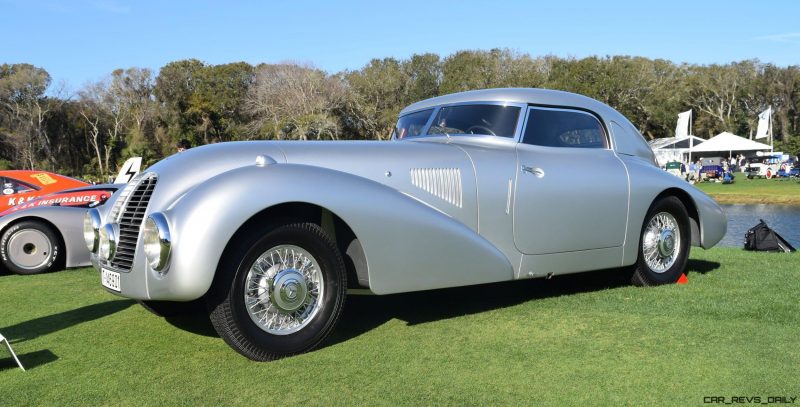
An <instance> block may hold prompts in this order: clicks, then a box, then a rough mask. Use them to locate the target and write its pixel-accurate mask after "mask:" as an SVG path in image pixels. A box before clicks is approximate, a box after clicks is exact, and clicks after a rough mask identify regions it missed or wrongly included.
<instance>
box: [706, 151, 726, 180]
mask: <svg viewBox="0 0 800 407" xmlns="http://www.w3.org/2000/svg"><path fill="white" fill-rule="evenodd" d="M724 173H725V169H724V168H722V157H708V158H703V159H702V167H700V177H701V178H702V179H704V180H715V181H716V180H719V179H722V175H723V174H724Z"/></svg>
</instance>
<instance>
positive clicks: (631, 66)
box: [0, 49, 800, 179]
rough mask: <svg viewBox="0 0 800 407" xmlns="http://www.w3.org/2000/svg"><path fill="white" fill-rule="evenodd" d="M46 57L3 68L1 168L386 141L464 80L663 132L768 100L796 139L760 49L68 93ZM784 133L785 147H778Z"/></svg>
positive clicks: (182, 76) (102, 173)
mask: <svg viewBox="0 0 800 407" xmlns="http://www.w3.org/2000/svg"><path fill="white" fill-rule="evenodd" d="M51 81H52V79H51V77H50V75H49V74H48V73H47V71H46V70H45V69H43V68H40V67H36V66H33V65H30V64H24V63H21V64H3V65H0V168H16V169H32V168H35V169H44V170H50V171H56V172H62V173H65V174H71V175H74V176H80V177H84V178H95V179H105V178H106V177H107V176H108V175H109V174H113V173H114V172H115V169H116V167H117V165H118V164H119V163H121V162H122V160H124V159H126V158H128V157H131V156H142V157H144V161H145V164H151V163H153V162H155V161H157V160H159V159H161V158H163V157H165V156H167V155H170V154H172V153H173V152H174V151H175V145H176V143H177V142H178V141H179V140H184V139H185V140H189V142H190V143H191V144H192V145H202V144H209V143H216V142H222V141H231V140H250V139H293V140H340V139H348V140H353V139H357V140H363V139H369V140H383V139H387V138H388V137H389V136H390V134H391V130H392V128H393V126H394V122H395V121H396V119H397V114H398V112H399V111H400V110H401V109H402V108H403V107H405V106H406V105H408V104H410V103H413V102H415V101H419V100H422V99H426V98H429V97H433V96H437V95H442V94H447V93H452V92H459V91H465V90H471V89H483V88H493V87H535V88H549V89H559V90H565V91H570V92H576V93H580V94H583V95H586V96H590V97H593V98H595V99H598V100H600V101H602V102H604V103H607V104H609V105H610V106H612V107H614V108H616V109H617V110H619V111H620V112H621V113H622V114H624V115H625V116H626V117H628V118H629V119H630V120H631V122H633V123H634V124H635V125H636V126H637V127H638V128H639V130H640V131H641V132H642V134H643V135H645V137H646V138H648V139H652V138H657V137H667V136H672V135H673V134H674V129H675V122H676V119H677V114H678V113H679V112H681V111H685V110H688V109H693V110H694V122H693V123H694V124H693V130H694V134H695V135H698V136H700V137H703V138H709V137H711V136H713V135H716V134H718V133H719V132H722V131H730V132H732V133H734V134H738V135H741V136H745V137H747V136H749V135H751V134H752V133H753V132H754V131H755V127H756V122H757V114H758V113H759V112H761V111H763V110H765V109H766V108H767V107H769V106H772V108H773V110H774V116H773V117H774V126H773V127H774V134H775V135H776V140H777V142H778V148H784V149H786V150H787V152H791V153H795V154H796V153H797V152H798V151H797V150H800V128H799V126H800V66H796V65H794V66H788V67H779V66H775V65H772V64H765V63H761V62H759V61H757V60H747V61H740V62H732V63H728V64H713V65H693V64H677V63H673V62H671V61H667V60H663V59H648V58H642V57H631V56H607V57H596V56H595V57H588V58H582V59H576V58H560V57H555V56H541V57H533V56H531V55H528V54H524V53H517V52H513V51H510V50H507V49H493V50H489V51H483V50H468V51H459V52H456V53H454V54H451V55H448V56H446V57H441V56H439V55H436V54H431V53H426V54H417V55H413V56H411V57H410V58H407V59H396V58H383V59H373V60H372V61H370V62H369V63H368V64H366V65H365V66H363V67H362V68H361V69H358V70H347V71H343V72H338V73H328V72H325V71H323V70H321V69H318V68H315V67H314V66H311V65H306V64H298V63H280V64H259V65H255V66H254V65H251V64H248V63H244V62H235V63H230V64H222V65H210V64H206V63H203V62H201V61H198V60H195V59H189V60H180V61H175V62H170V63H168V64H167V65H165V66H164V67H162V68H161V69H160V70H159V71H158V72H157V73H156V72H153V71H151V70H150V69H147V68H137V67H132V68H126V69H118V70H115V71H114V72H111V74H110V75H109V76H108V77H107V78H104V79H102V80H99V81H96V82H93V83H88V84H86V85H85V86H83V87H82V88H80V89H79V90H77V91H76V92H72V93H69V92H66V91H65V90H64V89H63V88H59V87H58V86H55V85H53V84H52V83H51ZM781 143H782V144H781Z"/></svg>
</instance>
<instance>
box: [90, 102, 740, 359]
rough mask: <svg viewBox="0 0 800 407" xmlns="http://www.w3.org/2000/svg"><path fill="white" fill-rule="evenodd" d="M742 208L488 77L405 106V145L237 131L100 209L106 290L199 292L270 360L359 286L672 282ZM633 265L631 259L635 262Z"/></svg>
mask: <svg viewBox="0 0 800 407" xmlns="http://www.w3.org/2000/svg"><path fill="white" fill-rule="evenodd" d="M725 230H726V220H725V216H724V215H723V212H722V210H721V209H720V207H719V206H718V205H717V204H716V203H715V202H714V201H713V200H711V199H710V198H709V197H708V196H706V195H705V194H703V193H702V192H700V191H699V190H697V189H695V188H694V187H693V186H691V185H689V184H687V183H686V182H683V181H682V180H680V179H678V178H676V177H674V176H672V175H670V174H667V173H665V172H664V171H662V170H661V169H659V167H658V166H657V165H656V164H655V160H654V155H653V152H652V151H651V150H650V148H649V147H648V145H647V143H645V141H644V139H643V138H642V136H641V135H640V134H639V133H638V132H637V131H636V129H635V128H634V126H633V125H631V123H630V122H629V121H628V120H626V119H625V117H623V116H622V115H621V114H619V113H618V112H617V111H615V110H614V109H612V108H610V107H608V106H606V105H604V104H602V103H600V102H598V101H596V100H593V99H590V98H587V97H583V96H580V95H576V94H572V93H566V92H559V91H551V90H540V89H490V90H481V91H471V92H464V93H457V94H452V95H447V96H441V97H436V98H433V99H428V100H425V101H421V102H418V103H415V104H412V105H411V106H408V107H407V108H405V109H404V110H403V111H402V112H401V113H400V118H399V120H398V122H397V126H396V129H395V132H394V135H393V140H392V141H390V142H379V141H374V142H373V141H354V142H344V141H337V142H289V141H287V142H282V141H257V142H237V143H222V144H216V145H211V146H206V147H200V148H196V149H192V150H189V151H186V152H183V153H180V154H176V155H174V156H171V157H169V158H167V159H165V160H163V161H161V162H159V163H157V164H156V165H154V166H153V167H151V168H150V169H149V170H148V171H147V172H146V173H143V174H141V175H140V176H139V177H137V178H136V179H135V180H133V181H132V182H131V183H129V184H128V185H127V187H126V188H124V190H122V191H119V192H118V193H116V194H115V195H114V196H113V197H112V198H111V200H110V202H109V204H107V205H105V206H104V207H102V208H98V209H93V210H90V211H89V213H88V214H87V217H86V219H85V223H84V231H85V232H84V233H85V238H86V242H87V245H88V247H89V248H90V250H91V251H92V252H93V253H94V255H93V262H94V263H95V264H96V267H97V268H98V269H99V270H100V271H101V281H102V284H103V286H105V287H106V289H108V290H109V291H111V292H114V293H116V294H119V295H122V296H125V297H130V298H135V299H138V300H142V302H143V303H144V304H145V305H147V306H149V307H150V308H151V309H152V308H155V309H156V310H158V309H162V310H169V309H170V307H172V306H177V305H179V304H180V303H179V302H186V301H192V300H197V299H201V298H202V299H203V300H204V301H205V302H206V304H207V307H208V310H209V312H210V317H211V321H212V323H213V325H214V327H215V328H216V330H217V332H218V333H219V334H220V336H221V337H222V338H223V339H224V340H225V341H226V342H227V343H228V344H229V345H231V346H232V347H233V348H234V349H236V350H237V351H238V352H240V353H241V354H243V355H245V356H247V357H249V358H251V359H255V360H269V359H274V358H278V357H282V356H286V355H290V354H294V353H298V352H304V351H308V350H310V349H312V348H314V347H316V346H317V345H319V344H320V343H321V342H322V341H323V340H324V339H325V337H326V336H327V335H328V334H329V333H330V332H331V330H332V329H333V327H334V326H335V325H336V322H337V319H338V317H339V315H340V313H341V311H342V307H343V304H344V300H345V296H346V292H347V291H346V290H347V288H348V287H349V288H364V289H367V290H369V291H371V292H372V293H374V294H390V293H399V292H407V291H415V290H428V289H434V288H442V287H453V286H464V285H470V284H482V283H491V282H497V281H506V280H516V279H529V278H538V277H549V276H553V275H559V274H567V273H576V272H581V271H588V270H597V269H605V268H621V270H631V271H632V272H633V277H632V279H633V282H634V283H635V284H638V285H653V284H662V283H670V282H674V281H676V280H677V279H678V277H679V276H680V275H681V273H682V272H683V271H684V269H685V267H686V262H687V257H688V254H689V246H690V244H692V245H696V246H701V247H704V248H709V247H711V246H713V245H714V244H716V243H717V242H718V241H719V240H720V239H721V238H722V236H723V235H724V233H725ZM625 266H633V267H625Z"/></svg>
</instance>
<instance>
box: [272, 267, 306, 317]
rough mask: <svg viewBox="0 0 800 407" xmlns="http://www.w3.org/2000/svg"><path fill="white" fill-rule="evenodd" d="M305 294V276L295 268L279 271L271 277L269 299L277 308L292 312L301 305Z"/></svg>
mask: <svg viewBox="0 0 800 407" xmlns="http://www.w3.org/2000/svg"><path fill="white" fill-rule="evenodd" d="M307 294H308V286H307V285H306V280H305V277H303V275H302V274H301V273H300V272H298V271H297V270H293V269H288V270H284V271H281V272H280V273H278V274H277V275H276V276H275V278H274V279H273V283H272V295H271V296H270V300H271V301H272V304H273V305H274V306H276V307H278V310H280V311H283V312H292V311H296V310H297V309H298V308H300V307H301V306H303V301H304V300H305V299H306V295H307Z"/></svg>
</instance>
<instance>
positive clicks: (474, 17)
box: [0, 0, 800, 88]
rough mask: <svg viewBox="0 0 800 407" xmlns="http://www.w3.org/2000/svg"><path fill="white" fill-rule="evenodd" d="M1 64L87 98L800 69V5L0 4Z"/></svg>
mask: <svg viewBox="0 0 800 407" xmlns="http://www.w3.org/2000/svg"><path fill="white" fill-rule="evenodd" d="M0 27H2V34H0V63H17V62H27V63H32V64H34V65H36V66H40V67H43V68H45V69H46V70H47V71H48V72H50V74H51V76H52V77H53V79H54V82H59V81H66V82H67V84H68V86H69V87H71V88H77V87H79V86H81V85H83V84H84V83H86V82H87V81H94V80H98V79H101V78H103V77H104V76H105V75H107V74H109V73H110V72H111V71H112V70H114V69H116V68H127V67H131V66H139V67H147V68H152V69H154V70H158V68H160V67H161V66H163V65H164V64H166V63H167V62H170V61H174V60H178V59H184V58H197V59H200V60H202V61H205V62H207V63H212V64H219V63H227V62H235V61H246V62H249V63H260V62H268V63H275V62H282V61H298V62H307V63H312V64H313V65H315V66H317V67H319V68H322V69H325V70H326V71H329V72H337V71H340V70H344V69H358V68H360V67H361V66H363V65H364V64H365V63H367V62H368V61H369V60H370V59H371V58H374V57H387V56H394V57H398V58H406V57H408V56H410V55H412V54H414V53H423V52H436V53H438V54H440V55H443V56H444V55H447V54H450V53H452V52H454V51H457V50H460V49H490V48H494V47H502V48H510V49H513V50H515V51H519V52H526V53H529V54H531V55H534V56H536V55H545V54H554V55H557V56H562V57H566V56H572V57H578V58H580V57H585V56H589V55H620V54H624V55H637V56H645V57H649V58H665V59H669V60H672V61H675V62H689V63H701V64H708V63H725V62H730V61H734V60H742V59H750V58H758V59H760V60H761V61H764V62H771V63H775V64H778V65H781V66H786V65H796V64H800V1H792V0H786V1H755V0H754V1H749V2H745V1H716V0H714V1H703V0H694V1H682V0H671V1H644V0H640V1H617V2H614V1H610V0H609V1H591V2H589V1H587V2H581V1H576V0H573V1H552V0H550V1H501V0H497V1H437V0H427V1H417V0H406V1H393V2H379V1H377V0H375V1H334V0H331V1H325V2H323V1H282V2H267V1H233V0H231V1H225V2H223V1H218V2H212V1H204V0H194V1H168V0H162V1H149V0H140V1H123V0H72V1H67V0H39V1H37V0H0Z"/></svg>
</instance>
